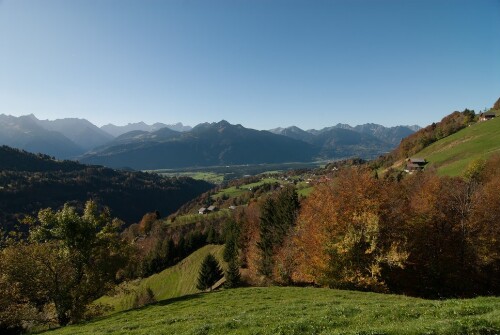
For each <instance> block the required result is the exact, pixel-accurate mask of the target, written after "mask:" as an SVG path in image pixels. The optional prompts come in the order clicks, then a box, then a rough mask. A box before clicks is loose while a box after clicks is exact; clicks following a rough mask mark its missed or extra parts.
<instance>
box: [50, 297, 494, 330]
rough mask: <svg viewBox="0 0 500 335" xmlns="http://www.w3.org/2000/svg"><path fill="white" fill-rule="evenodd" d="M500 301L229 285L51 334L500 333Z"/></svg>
mask: <svg viewBox="0 0 500 335" xmlns="http://www.w3.org/2000/svg"><path fill="white" fill-rule="evenodd" d="M498 333H500V299H499V298H476V299H471V300H444V301H443V300H423V299H417V298H408V297H405V296H396V295H384V294H376V293H363V292H353V291H339V290H331V289H320V288H298V287H286V288H285V287H267V288H240V289H232V290H222V291H220V292H214V293H207V294H194V295H188V296H184V297H181V298H174V299H170V300H164V301H161V302H159V303H157V304H153V305H150V306H147V307H144V308H141V309H137V310H132V311H128V312H124V313H118V314H115V315H112V316H110V317H107V318H102V319H100V320H96V321H92V322H87V323H84V324H79V325H73V326H69V327H65V328H60V329H57V330H54V331H50V332H47V333H44V334H50V335H63V334H80V335H87V334H88V335H99V334H262V335H275V334H283V335H285V334H286V335H288V334H345V335H349V334H352V335H354V334H358V335H359V334H384V335H389V334H393V335H396V334H398V335H399V334H442V335H447V334H449V335H451V334H453V335H455V334H498Z"/></svg>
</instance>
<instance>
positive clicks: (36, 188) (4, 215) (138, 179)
mask: <svg viewBox="0 0 500 335" xmlns="http://www.w3.org/2000/svg"><path fill="white" fill-rule="evenodd" d="M0 158H1V159H0V168H1V169H0V227H2V229H3V230H10V229H12V227H13V225H15V224H17V223H18V221H19V219H21V218H22V217H24V216H25V215H26V214H29V215H34V214H36V213H37V212H38V210H40V209H42V208H46V207H52V208H60V207H61V206H62V205H63V204H64V203H66V202H71V203H72V204H73V205H75V206H77V207H79V208H83V204H84V203H85V201H87V200H88V199H94V200H96V201H98V202H99V203H100V204H103V205H105V206H108V207H109V208H110V209H111V211H112V214H113V215H114V216H116V217H119V218H120V219H122V220H123V221H125V222H126V223H127V224H131V223H133V222H138V221H139V220H140V219H141V217H142V216H143V215H144V213H146V212H150V211H155V210H158V211H159V212H160V213H161V214H162V215H168V214H170V213H172V212H174V211H175V210H177V209H178V208H179V207H180V206H181V205H182V204H184V203H185V202H187V201H189V200H190V199H193V198H195V197H196V196H198V195H199V194H201V193H203V192H205V191H207V190H208V189H210V188H211V187H212V185H211V184H209V183H207V182H204V181H198V180H193V179H190V178H163V177H160V176H159V175H156V174H150V173H143V172H132V171H119V170H112V169H109V168H104V167H101V166H89V165H83V164H79V163H77V162H72V161H56V160H54V159H52V158H51V157H49V156H46V155H40V154H39V155H35V154H30V153H27V152H24V151H20V150H17V149H12V148H9V147H5V146H3V147H1V148H0Z"/></svg>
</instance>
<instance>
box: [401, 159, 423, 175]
mask: <svg viewBox="0 0 500 335" xmlns="http://www.w3.org/2000/svg"><path fill="white" fill-rule="evenodd" d="M426 164H427V161H426V160H425V159H423V158H408V160H407V161H406V169H405V171H406V172H408V173H412V172H414V171H420V170H423V169H424V166H425V165H426Z"/></svg>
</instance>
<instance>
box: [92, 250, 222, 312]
mask: <svg viewBox="0 0 500 335" xmlns="http://www.w3.org/2000/svg"><path fill="white" fill-rule="evenodd" d="M223 249H224V246H222V245H207V246H205V247H203V248H201V249H198V250H197V251H195V252H194V253H192V254H191V255H189V256H188V257H186V258H184V259H183V260H182V261H181V262H180V263H178V264H176V265H174V266H172V267H170V268H168V269H166V270H164V271H162V272H160V273H157V274H154V275H152V276H150V277H148V278H144V279H142V280H140V281H134V282H132V283H128V284H126V285H122V286H121V289H118V291H119V292H120V293H118V294H116V295H115V296H106V297H103V298H101V299H99V300H98V301H97V302H98V303H102V304H107V305H110V306H112V307H113V311H114V312H120V311H124V310H128V309H131V308H133V307H134V301H135V299H136V297H137V296H140V295H141V294H145V293H146V289H147V288H150V289H151V290H152V291H153V293H154V296H155V298H156V300H165V299H171V298H177V297H181V296H185V295H188V294H193V293H198V292H199V290H198V289H197V288H196V281H197V278H198V270H199V268H200V265H201V262H202V261H203V258H205V256H206V255H208V253H212V254H213V255H215V256H216V257H217V258H218V259H219V262H222V252H223Z"/></svg>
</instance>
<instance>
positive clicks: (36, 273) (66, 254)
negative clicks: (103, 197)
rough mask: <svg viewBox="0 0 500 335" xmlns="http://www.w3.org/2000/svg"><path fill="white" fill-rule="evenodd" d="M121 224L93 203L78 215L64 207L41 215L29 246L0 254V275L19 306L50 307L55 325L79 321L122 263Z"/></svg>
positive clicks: (21, 244)
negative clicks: (25, 304)
mask: <svg viewBox="0 0 500 335" xmlns="http://www.w3.org/2000/svg"><path fill="white" fill-rule="evenodd" d="M121 224H122V223H121V221H119V220H116V219H115V220H113V219H112V218H111V217H110V215H109V212H108V211H107V210H104V211H99V210H98V206H97V204H96V203H95V202H93V201H88V202H87V203H86V205H85V210H84V212H83V215H79V214H78V212H77V211H76V209H75V208H73V207H71V206H69V205H68V204H66V205H65V206H64V207H63V209H61V210H60V211H53V210H51V209H44V210H41V211H40V212H39V214H38V222H37V224H35V225H33V226H32V227H30V234H29V239H28V241H22V242H19V243H17V244H15V245H11V246H9V247H7V248H5V249H4V250H2V255H1V258H2V264H3V265H4V266H2V271H1V276H2V278H3V280H5V281H6V282H7V283H8V284H9V285H12V286H14V287H16V288H17V295H18V297H19V299H18V301H23V300H24V301H26V302H28V303H29V304H30V305H32V306H34V307H36V308H37V309H38V310H42V309H43V308H45V307H47V306H49V305H51V306H53V307H54V309H55V314H56V315H55V317H56V319H57V322H58V323H59V324H60V325H66V324H68V323H69V322H72V321H73V322H75V321H79V320H81V319H82V318H84V316H85V314H86V313H87V312H88V310H89V306H90V304H91V303H92V302H93V301H94V300H95V299H97V298H98V297H100V296H102V295H103V294H104V293H106V292H107V291H108V289H110V288H111V287H112V286H113V285H114V283H115V282H116V281H117V279H118V278H117V273H118V270H120V269H121V268H123V267H124V266H125V264H126V262H127V259H128V255H129V249H128V247H127V245H126V244H125V243H124V242H123V241H122V239H121V238H120V234H119V232H120V227H121ZM13 303H17V302H16V301H13Z"/></svg>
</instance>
